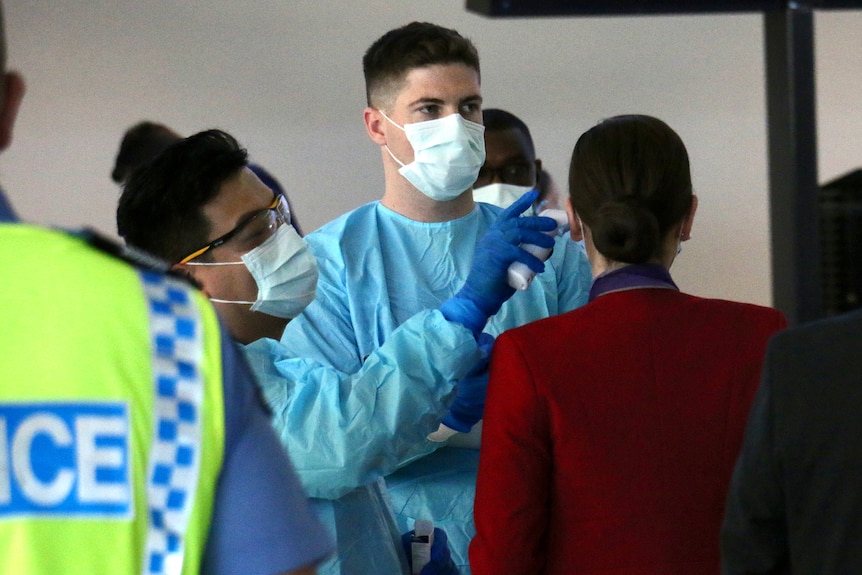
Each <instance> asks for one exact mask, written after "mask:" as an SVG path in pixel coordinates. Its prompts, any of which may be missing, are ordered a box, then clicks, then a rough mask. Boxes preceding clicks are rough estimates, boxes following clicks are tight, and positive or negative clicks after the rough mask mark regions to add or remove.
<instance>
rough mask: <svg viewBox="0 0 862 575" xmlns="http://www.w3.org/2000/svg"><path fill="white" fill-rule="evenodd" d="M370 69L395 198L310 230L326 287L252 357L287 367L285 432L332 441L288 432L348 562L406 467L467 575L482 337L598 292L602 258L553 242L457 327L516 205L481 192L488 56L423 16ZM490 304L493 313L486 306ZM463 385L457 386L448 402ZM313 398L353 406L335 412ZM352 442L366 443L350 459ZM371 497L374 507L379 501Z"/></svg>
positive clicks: (409, 489) (399, 507)
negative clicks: (322, 433)
mask: <svg viewBox="0 0 862 575" xmlns="http://www.w3.org/2000/svg"><path fill="white" fill-rule="evenodd" d="M363 66H364V71H365V77H366V87H367V103H368V107H367V108H366V109H365V112H364V121H365V126H366V130H367V132H368V135H369V137H370V138H371V140H372V141H373V142H374V143H375V144H377V145H378V146H379V147H380V153H381V159H382V162H383V169H384V174H385V189H384V193H383V198H382V199H381V200H380V201H375V202H372V203H370V204H367V205H364V206H362V207H360V208H358V209H356V210H354V211H352V212H349V213H347V214H345V215H343V216H342V217H340V218H338V219H336V220H334V221H332V222H330V223H329V224H326V225H324V226H323V227H322V228H320V229H319V230H317V231H315V232H313V233H311V234H310V235H308V236H307V237H306V239H307V241H308V242H309V244H310V246H311V250H312V253H314V255H315V256H316V257H317V260H318V265H319V269H320V277H319V283H318V290H317V297H316V299H315V301H314V302H312V303H311V304H310V306H309V307H308V308H307V309H306V310H305V312H303V314H302V315H301V316H299V317H298V318H296V319H294V320H293V321H291V322H290V323H289V324H288V326H287V328H286V329H285V331H284V335H283V336H282V338H281V344H282V345H277V344H276V343H275V342H272V341H269V340H262V341H260V342H256V343H254V344H252V345H251V346H250V348H249V349H250V351H251V361H252V363H253V365H255V366H256V367H257V369H258V373H262V372H265V370H267V369H272V370H273V371H272V372H270V373H264V382H263V385H264V389H265V393H266V395H267V398H268V399H269V401H270V405H272V406H273V409H274V411H275V412H276V413H275V415H276V418H277V419H280V420H281V429H282V438H283V439H285V438H286V435H287V434H293V435H294V437H297V436H298V435H297V431H298V430H297V429H296V427H298V426H301V425H302V426H307V427H308V429H307V430H306V431H305V433H307V434H308V435H309V437H310V436H311V435H312V434H313V433H315V432H316V431H317V430H318V429H323V430H326V432H327V433H329V434H330V437H331V440H330V441H331V445H330V446H329V447H328V448H326V449H319V448H318V447H319V445H320V443H319V442H313V441H309V442H307V443H306V444H305V445H303V444H302V443H301V442H300V443H297V442H296V441H292V440H286V441H287V443H288V446H289V452H290V454H291V458H292V460H293V462H294V464H295V465H296V467H297V468H298V470H299V473H300V476H301V477H302V478H303V485H304V486H305V488H306V489H307V490H308V491H309V493H310V494H311V495H312V496H314V497H318V498H326V499H329V500H336V503H335V505H334V506H333V508H332V509H331V513H332V515H331V517H330V519H331V520H332V521H334V522H335V523H336V525H337V529H336V530H337V533H338V549H339V551H338V552H339V554H340V555H341V556H342V557H347V556H349V555H350V554H352V553H362V552H363V551H362V550H361V549H360V548H358V547H357V545H356V540H355V539H354V538H352V537H348V533H349V528H348V526H349V525H351V524H353V525H358V524H361V522H363V521H365V522H367V520H368V518H369V517H371V516H379V517H381V518H383V516H384V515H385V495H384V492H383V491H382V489H381V486H380V484H379V482H377V481H376V478H377V477H379V476H380V475H381V474H384V475H388V474H390V473H391V472H393V471H395V470H396V469H399V468H400V469H399V471H397V472H396V473H395V474H393V475H389V476H388V477H387V481H388V482H389V483H390V488H391V490H392V491H391V492H392V498H393V503H394V504H395V505H394V507H395V509H394V511H395V512H396V514H397V515H398V516H399V517H400V522H401V524H400V525H399V527H400V530H404V529H405V528H409V527H410V525H411V521H410V519H411V518H416V519H420V518H421V519H430V520H432V521H434V523H435V525H438V526H441V527H443V528H444V530H445V531H446V532H447V533H448V534H449V543H450V546H451V549H452V554H453V558H454V559H455V560H456V562H457V563H458V564H459V566H460V567H461V571H462V573H467V572H469V566H468V565H467V544H468V542H469V539H470V538H471V537H472V534H473V525H472V502H473V492H474V485H475V471H476V464H477V459H478V451H477V450H476V448H477V447H478V437H477V435H478V433H477V428H478V427H479V426H476V427H473V424H475V423H476V422H477V421H479V419H481V411H482V407H483V405H484V387H483V384H484V382H485V379H484V378H485V377H486V374H485V373H484V369H483V362H482V360H481V357H482V356H481V354H478V353H477V350H478V349H479V347H480V346H479V345H478V343H477V341H478V342H479V343H482V344H485V345H484V347H487V344H488V343H489V342H490V341H491V340H492V338H491V336H496V335H497V334H499V333H500V332H502V331H504V330H505V329H508V328H510V327H514V326H518V325H521V324H524V323H527V322H530V321H533V320H536V319H539V318H543V317H546V316H549V315H553V314H557V313H561V312H565V311H568V310H571V309H573V308H575V307H578V306H580V305H582V304H583V303H585V302H586V299H587V292H588V289H589V285H590V282H591V276H590V271H589V265H588V263H587V260H586V258H585V256H584V255H583V252H582V250H580V249H579V248H578V246H577V245H575V244H574V243H573V242H571V241H570V240H569V239H568V238H556V240H555V243H554V244H552V245H553V246H554V251H553V254H552V255H551V257H550V259H549V260H548V261H547V262H546V263H545V269H544V272H543V273H540V274H538V275H537V276H536V279H535V280H534V281H533V282H532V285H530V286H529V288H528V289H526V290H525V291H519V292H517V293H514V295H513V296H512V297H511V298H510V299H508V301H506V303H503V304H502V308H500V309H499V312H496V313H494V314H490V315H492V317H490V320H489V321H488V322H487V325H485V323H484V321H481V322H480V323H481V324H482V325H478V326H477V325H476V323H477V322H473V321H466V322H462V323H459V322H458V321H448V319H452V317H453V315H455V316H457V315H458V314H457V313H455V314H452V313H451V311H452V310H451V306H450V305H449V304H448V303H447V302H449V300H450V299H451V298H453V297H456V296H458V295H459V294H463V293H464V291H465V289H466V288H465V289H462V286H465V282H466V284H467V286H466V287H469V285H470V279H469V278H470V275H471V273H473V272H474V271H475V268H476V267H481V266H483V265H488V266H490V265H492V262H497V264H498V265H499V257H497V255H498V253H496V252H495V251H494V248H489V247H488V245H487V244H485V243H483V241H484V240H483V239H484V238H486V237H487V236H486V232H489V231H491V232H493V231H494V226H495V225H496V224H495V222H496V221H497V220H498V217H500V214H501V211H502V210H501V209H500V208H497V207H495V206H491V205H487V204H475V203H474V202H473V197H472V184H473V182H474V181H475V179H476V176H477V174H478V171H479V168H480V167H481V166H482V163H483V161H484V142H483V134H482V131H483V127H482V125H481V122H482V108H481V104H482V96H481V89H480V80H479V60H478V55H477V53H476V49H475V47H474V46H473V45H472V43H471V42H470V41H469V40H467V39H465V38H463V37H462V36H461V35H459V34H458V33H457V32H455V31H453V30H448V29H445V28H441V27H439V26H436V25H432V24H426V23H413V24H409V25H407V26H404V27H401V28H398V29H395V30H392V31H390V32H389V33H387V34H385V35H384V36H382V37H381V38H380V39H379V40H377V41H376V42H375V43H374V44H373V45H372V46H371V47H370V48H369V50H368V51H367V53H366V55H365V57H364V61H363ZM349 192H350V191H349V190H341V191H340V193H349ZM534 199H535V192H532V193H531V194H530V195H529V196H527V197H525V198H524V200H525V202H526V203H525V205H522V206H518V207H517V210H518V213H521V212H523V211H524V210H525V209H527V208H528V207H529V205H530V204H531V203H532V200H534ZM522 203H523V202H522ZM516 204H517V203H516ZM513 207H514V206H513ZM507 211H508V210H507ZM519 219H522V220H527V219H536V220H540V221H544V222H548V221H550V220H549V219H547V218H519ZM553 227H554V225H553V222H551V224H550V228H548V227H544V228H543V229H544V230H549V229H553ZM546 237H547V236H546ZM526 243H535V242H533V241H532V240H531V241H530V242H526ZM504 275H505V274H504ZM505 289H506V288H503V290H502V291H505ZM467 291H470V290H467ZM512 292H514V290H510V291H509V292H508V293H506V294H505V297H508V296H510V295H511V294H512ZM473 293H474V295H475V292H473ZM497 295H499V294H497ZM495 297H496V296H495ZM478 299H481V298H478ZM468 307H469V306H468ZM478 307H479V308H482V309H484V310H485V311H489V310H490V311H496V310H493V309H492V308H493V306H485V305H484V302H481V301H479V302H478ZM468 324H469V325H468ZM465 325H467V326H468V328H469V329H465ZM482 331H484V335H481V334H480V333H481V332H482ZM538 345H540V344H538ZM255 353H256V354H257V355H258V358H257V359H255V357H254V355H255ZM273 358H275V361H273ZM477 360H478V361H477ZM315 369H317V370H320V372H321V373H326V376H327V379H326V380H325V381H322V379H323V378H321V385H317V386H315V387H314V388H313V389H310V390H308V391H307V392H306V391H305V390H303V389H302V388H301V387H299V386H293V385H291V384H288V385H285V383H284V382H285V381H288V382H296V381H301V380H302V379H303V378H304V377H307V374H308V373H309V372H314V370H315ZM453 386H455V387H456V388H457V390H458V391H457V393H456V397H455V400H454V402H453V403H452V404H451V409H449V410H448V411H447V405H449V399H450V397H451V396H450V393H451V389H452V387H453ZM314 394H325V395H326V396H327V399H328V401H330V402H332V403H333V404H334V405H338V406H340V409H339V410H338V411H331V410H330V411H323V410H321V409H320V402H321V401H322V400H321V399H320V397H318V396H315V395H314ZM394 414H398V416H395V415H394ZM441 419H442V421H443V425H442V426H438V424H439V423H440V421H441ZM438 427H439V429H438ZM471 428H472V431H471ZM429 433H430V434H431V439H429V438H428V436H429ZM358 437H364V438H365V442H364V443H363V442H362V441H357V440H356V438H358ZM345 438H354V439H353V440H352V443H351V448H352V450H353V451H352V452H350V451H347V452H346V450H345V449H344V447H343V445H342V444H343V442H344V441H346V439H345ZM384 442H385V443H384ZM458 446H464V447H458ZM333 453H344V459H340V458H337V457H333V455H332V454H333ZM371 503H376V504H377V506H378V510H377V511H373V512H372V511H369V507H368V505H369V504H371ZM354 535H356V536H358V535H359V534H354ZM343 536H344V537H343ZM324 572H325V569H324ZM369 572H372V571H369Z"/></svg>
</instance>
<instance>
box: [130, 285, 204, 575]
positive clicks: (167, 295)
mask: <svg viewBox="0 0 862 575" xmlns="http://www.w3.org/2000/svg"><path fill="white" fill-rule="evenodd" d="M140 275H141V280H142V283H143V286H144V292H145V294H146V296H147V300H148V309H149V320H150V333H151V335H152V352H153V353H152V363H153V384H154V392H155V393H154V396H153V440H152V446H151V451H150V461H149V464H148V469H147V515H148V530H147V544H146V549H145V555H144V562H143V568H142V573H143V574H145V575H154V574H160V575H162V574H163V575H180V573H182V569H183V557H184V551H185V537H186V531H187V528H188V523H189V517H190V516H191V511H192V507H193V505H194V501H195V491H196V489H197V484H198V473H199V470H200V457H201V453H200V446H201V427H202V422H201V415H202V414H201V410H202V407H203V392H204V386H203V381H202V375H201V370H200V366H201V363H202V361H203V339H202V331H203V327H202V324H201V318H200V311H199V310H198V308H197V305H195V302H194V299H193V298H192V297H191V290H190V289H189V288H188V287H187V286H184V285H182V284H180V282H179V281H177V280H176V279H173V278H170V277H167V276H164V275H161V274H158V273H152V272H146V271H142V272H140Z"/></svg>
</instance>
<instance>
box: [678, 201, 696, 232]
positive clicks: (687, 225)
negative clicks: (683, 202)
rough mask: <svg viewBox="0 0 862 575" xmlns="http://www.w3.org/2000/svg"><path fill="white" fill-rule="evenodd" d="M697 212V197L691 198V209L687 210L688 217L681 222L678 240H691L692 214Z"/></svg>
mask: <svg viewBox="0 0 862 575" xmlns="http://www.w3.org/2000/svg"><path fill="white" fill-rule="evenodd" d="M695 212H697V196H692V197H691V208H689V210H688V215H687V216H686V217H685V219H684V220H683V221H682V230H681V231H680V234H679V239H680V240H681V241H683V242H687V241H688V240H690V239H691V226H692V224H693V223H694V214H695Z"/></svg>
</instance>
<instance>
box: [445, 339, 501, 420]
mask: <svg viewBox="0 0 862 575" xmlns="http://www.w3.org/2000/svg"><path fill="white" fill-rule="evenodd" d="M478 343H479V348H480V349H481V350H482V351H483V352H484V355H483V356H482V359H480V360H479V361H478V362H477V363H476V365H475V366H474V367H473V369H471V370H470V371H469V372H467V375H465V376H464V378H463V379H461V381H459V382H458V385H456V386H455V399H454V400H453V401H452V405H450V406H449V413H447V414H446V415H445V416H443V425H445V426H446V427H448V428H449V429H454V430H455V431H460V432H461V433H469V432H470V430H471V429H473V426H474V425H476V424H477V423H478V422H479V420H480V419H482V416H483V415H484V414H485V392H487V391H488V362H489V360H490V359H491V348H492V347H493V345H494V337H493V336H492V335H490V334H487V333H484V332H483V333H482V334H480V335H479V339H478Z"/></svg>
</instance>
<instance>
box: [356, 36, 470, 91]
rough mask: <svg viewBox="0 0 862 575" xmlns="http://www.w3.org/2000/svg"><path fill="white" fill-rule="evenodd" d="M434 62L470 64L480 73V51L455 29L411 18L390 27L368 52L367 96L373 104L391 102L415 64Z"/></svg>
mask: <svg viewBox="0 0 862 575" xmlns="http://www.w3.org/2000/svg"><path fill="white" fill-rule="evenodd" d="M434 64H466V65H467V66H469V67H471V68H473V69H475V70H476V73H479V72H480V70H479V53H478V52H477V50H476V47H475V46H474V45H473V43H472V42H471V41H470V40H468V39H467V38H464V37H463V36H461V34H459V33H458V32H457V31H455V30H451V29H449V28H443V27H442V26H438V25H436V24H431V23H428V22H411V23H410V24H406V25H404V26H402V27H400V28H396V29H394V30H390V31H389V32H387V33H386V34H384V35H383V36H381V37H380V38H379V39H378V40H377V41H375V42H374V43H373V44H372V45H371V47H370V48H368V50H367V51H366V52H365V55H364V56H363V58H362V70H363V73H364V74H365V97H366V100H367V102H368V105H369V106H372V107H382V106H384V105H388V104H389V103H390V102H388V101H387V100H388V99H389V98H391V97H392V95H393V94H394V93H395V92H397V91H398V90H399V89H400V87H401V86H402V85H403V82H404V79H405V77H406V76H407V73H408V72H410V71H411V70H413V69H414V68H425V67H427V66H432V65H434Z"/></svg>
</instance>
